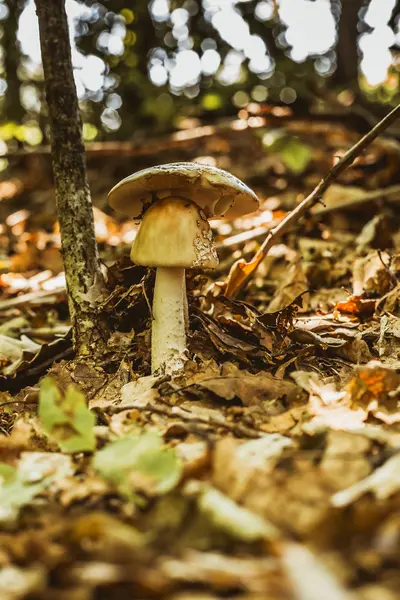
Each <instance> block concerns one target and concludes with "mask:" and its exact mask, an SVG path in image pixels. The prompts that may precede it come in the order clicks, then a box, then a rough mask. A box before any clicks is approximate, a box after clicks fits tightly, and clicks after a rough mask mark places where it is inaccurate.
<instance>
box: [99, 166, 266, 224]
mask: <svg viewBox="0 0 400 600" xmlns="http://www.w3.org/2000/svg"><path fill="white" fill-rule="evenodd" d="M171 195H174V196H178V197H182V198H186V199H187V200H191V201H192V202H195V203H196V204H197V205H198V206H199V207H200V208H201V209H203V211H204V212H205V214H206V216H207V217H218V216H221V217H222V216H224V217H227V218H231V219H234V218H236V217H240V216H241V215H245V214H247V213H251V212H254V211H255V210H257V209H258V206H259V202H258V199H257V196H256V195H255V193H254V192H253V190H251V189H250V188H249V187H247V185H245V184H244V183H243V182H242V181H240V179H238V178H237V177H235V176H234V175H231V174H230V173H227V171H223V170H222V169H217V167H211V166H209V165H200V164H198V163H190V162H182V163H171V164H167V165H160V166H156V167H150V168H148V169H143V170H142V171H138V172H137V173H134V174H133V175H130V176H129V177H126V178H125V179H123V180H122V181H120V182H119V183H117V185H115V186H114V187H113V188H112V190H111V191H110V193H109V194H108V199H109V203H110V205H111V206H112V208H114V209H115V210H117V211H119V212H121V213H124V214H126V215H129V216H131V217H134V218H135V219H140V218H142V216H143V214H144V212H145V211H146V209H147V208H148V207H149V206H150V205H151V204H152V203H153V202H156V201H157V200H159V199H161V198H165V197H166V196H171Z"/></svg>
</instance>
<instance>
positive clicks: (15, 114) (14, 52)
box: [1, 0, 25, 123]
mask: <svg viewBox="0 0 400 600" xmlns="http://www.w3.org/2000/svg"><path fill="white" fill-rule="evenodd" d="M7 6H8V10H9V15H8V17H7V20H6V21H5V24H4V26H3V37H2V39H1V44H2V46H3V50H4V58H3V63H4V70H5V72H6V78H7V90H6V93H5V105H4V115H5V118H6V119H7V120H8V121H14V122H15V123H21V121H22V118H23V116H24V114H25V111H24V108H23V107H22V105H21V99H20V88H21V82H20V80H19V77H18V67H19V64H20V59H21V52H20V46H19V42H18V39H17V32H18V22H19V17H20V16H21V13H22V10H23V2H22V0H8V2H7Z"/></svg>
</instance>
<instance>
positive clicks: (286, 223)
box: [224, 104, 400, 298]
mask: <svg viewBox="0 0 400 600" xmlns="http://www.w3.org/2000/svg"><path fill="white" fill-rule="evenodd" d="M399 116H400V104H399V105H398V106H396V108H394V109H393V110H392V111H391V112H390V113H389V114H388V115H386V117H385V118H384V119H382V120H381V121H379V123H378V124H377V125H375V127H374V128H373V129H371V131H369V132H368V133H367V134H366V135H365V136H364V137H362V138H361V139H360V140H359V141H358V142H357V143H356V144H354V146H352V147H351V148H350V149H349V150H348V151H347V152H346V154H345V155H344V156H343V157H342V158H341V159H340V160H339V161H338V162H337V163H336V164H335V165H334V166H333V168H332V169H331V170H330V171H329V173H328V175H327V176H326V177H324V178H323V179H321V181H320V182H319V184H318V185H317V186H316V187H315V188H314V190H313V191H312V192H311V194H309V196H307V197H306V198H305V199H304V200H303V201H302V202H300V204H299V205H298V206H296V208H294V209H293V210H292V211H291V212H290V213H289V214H288V215H287V216H286V217H285V218H284V219H283V220H282V221H281V222H280V223H279V225H277V226H276V227H274V228H273V229H271V230H270V232H269V234H268V235H267V237H266V238H265V240H264V242H263V243H262V244H261V246H260V248H259V249H258V250H257V252H256V253H255V255H254V256H253V258H252V259H251V261H249V262H246V261H245V260H244V259H240V260H238V261H236V263H235V264H234V265H233V266H232V268H231V270H230V272H229V275H228V277H227V280H226V282H225V290H224V292H225V296H227V297H231V298H232V297H235V296H237V295H238V293H239V292H241V291H242V290H243V289H244V288H245V287H246V285H247V283H248V282H249V281H250V279H251V277H252V276H253V274H254V272H255V271H256V269H257V267H258V266H259V265H260V264H261V262H262V260H263V259H264V258H265V257H266V256H267V254H268V252H269V251H270V249H271V248H272V246H274V245H275V244H276V243H277V241H278V240H279V239H280V238H281V237H282V235H283V234H284V233H286V232H287V231H288V230H289V229H290V228H291V227H293V225H294V224H295V223H297V221H299V219H300V218H301V217H303V216H304V214H305V213H306V212H307V211H308V210H310V208H311V207H312V206H314V205H315V204H316V203H317V202H319V201H320V200H321V197H322V194H323V192H325V190H326V189H327V188H328V187H329V186H330V185H331V183H332V182H333V181H334V180H335V179H336V178H337V177H338V176H339V175H340V174H341V173H342V172H343V171H344V170H345V169H347V167H349V166H350V165H351V164H352V163H353V162H354V160H355V159H356V158H357V157H358V156H360V154H361V153H362V152H363V150H365V148H367V147H368V146H369V145H370V144H371V142H373V140H374V139H375V138H377V137H378V135H380V134H381V133H382V132H383V131H385V129H387V128H388V127H389V125H391V124H392V123H394V122H395V121H396V119H398V117H399Z"/></svg>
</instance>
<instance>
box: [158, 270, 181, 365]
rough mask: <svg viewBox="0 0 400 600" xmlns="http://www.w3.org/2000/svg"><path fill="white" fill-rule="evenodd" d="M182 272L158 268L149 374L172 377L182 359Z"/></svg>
mask: <svg viewBox="0 0 400 600" xmlns="http://www.w3.org/2000/svg"><path fill="white" fill-rule="evenodd" d="M185 303H186V304H187V299H186V282H185V269H182V268H180V267H158V269H157V273H156V283H155V286H154V299H153V322H152V330H151V372H152V373H153V374H159V373H165V374H169V375H171V374H173V373H174V372H176V371H179V370H180V369H182V368H183V366H184V364H185V361H186V360H187V357H186V332H185Z"/></svg>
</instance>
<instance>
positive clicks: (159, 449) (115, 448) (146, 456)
mask: <svg viewBox="0 0 400 600" xmlns="http://www.w3.org/2000/svg"><path fill="white" fill-rule="evenodd" d="M93 466H94V468H95V469H96V471H97V472H98V473H99V474H100V475H101V476H102V477H104V478H105V479H108V480H109V481H111V482H112V483H114V484H115V485H116V486H117V488H118V490H119V491H120V492H121V493H122V494H124V495H126V496H132V491H133V490H134V489H135V488H136V489H137V490H141V491H143V492H145V493H146V494H148V495H159V494H166V493H167V492H169V491H170V490H172V489H173V488H174V487H175V486H176V485H177V484H178V482H179V480H180V478H181V474H182V464H181V462H180V460H179V459H178V456H177V453H176V451H175V450H174V449H173V448H165V447H164V445H163V440H162V438H161V437H160V436H159V435H157V434H156V433H152V432H148V433H144V434H142V435H139V436H129V437H125V438H121V439H119V440H116V441H115V442H111V443H110V444H108V445H107V446H106V447H105V448H103V449H102V450H100V451H99V452H97V453H96V454H95V456H94V459H93Z"/></svg>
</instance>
